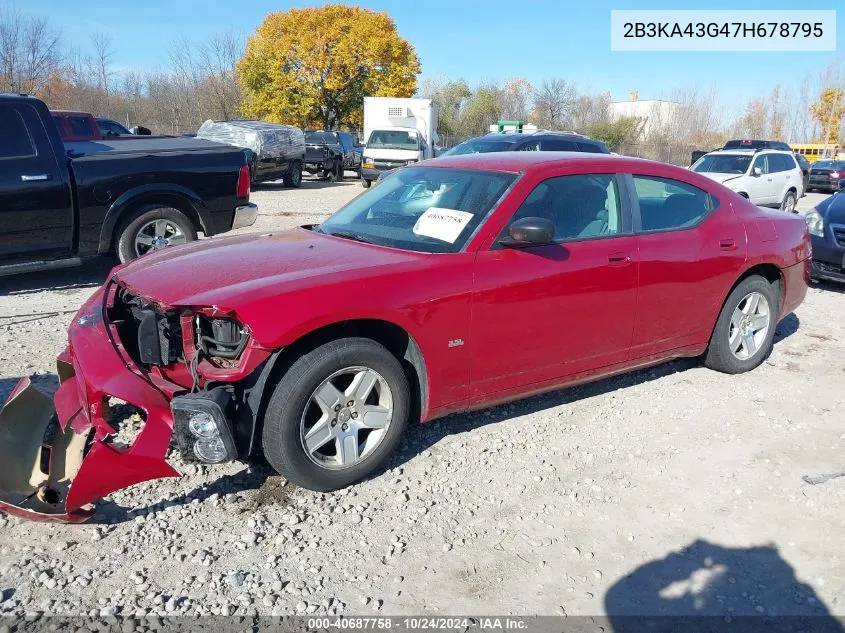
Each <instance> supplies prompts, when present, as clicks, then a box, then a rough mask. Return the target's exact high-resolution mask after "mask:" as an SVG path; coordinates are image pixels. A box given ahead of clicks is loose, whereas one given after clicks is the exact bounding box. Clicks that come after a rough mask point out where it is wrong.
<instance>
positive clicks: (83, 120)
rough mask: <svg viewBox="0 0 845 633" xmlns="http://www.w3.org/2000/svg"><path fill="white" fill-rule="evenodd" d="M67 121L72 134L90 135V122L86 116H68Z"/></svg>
mask: <svg viewBox="0 0 845 633" xmlns="http://www.w3.org/2000/svg"><path fill="white" fill-rule="evenodd" d="M67 122H68V124H69V125H70V131H71V134H73V136H91V124H90V122H89V121H88V118H87V117H84V116H69V117H68V118H67Z"/></svg>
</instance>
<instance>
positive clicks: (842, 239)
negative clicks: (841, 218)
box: [830, 224, 845, 246]
mask: <svg viewBox="0 0 845 633" xmlns="http://www.w3.org/2000/svg"><path fill="white" fill-rule="evenodd" d="M830 230H831V231H832V232H833V239H834V240H835V241H836V243H837V244H838V245H839V246H845V224H831V225H830Z"/></svg>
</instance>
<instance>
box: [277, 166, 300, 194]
mask: <svg viewBox="0 0 845 633" xmlns="http://www.w3.org/2000/svg"><path fill="white" fill-rule="evenodd" d="M282 182H283V183H284V184H285V187H292V188H293V189H299V187H300V186H301V185H302V163H300V162H299V161H294V162H293V163H292V164H291V166H290V169H288V173H286V174H285V175H284V176H282Z"/></svg>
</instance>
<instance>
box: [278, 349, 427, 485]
mask: <svg viewBox="0 0 845 633" xmlns="http://www.w3.org/2000/svg"><path fill="white" fill-rule="evenodd" d="M347 370H351V371H352V372H353V373H354V372H357V371H359V370H364V371H372V372H374V373H375V374H376V375H378V376H380V377H381V378H383V380H384V388H385V390H386V391H387V392H388V393H389V396H390V403H391V405H390V411H391V413H390V414H389V419H388V422H387V423H386V426H385V427H384V429H383V432H382V435H380V436H379V438H380V439H378V440H377V443H375V445H374V446H373V447H372V448H371V449H369V448H367V447H366V444H364V445H363V448H359V449H358V450H359V451H361V452H360V453H359V454H360V457H359V458H357V461H355V460H353V461H352V462H351V465H348V466H342V467H341V466H339V465H337V464H333V463H332V460H333V459H340V455H339V454H337V453H336V454H335V457H334V458H333V457H332V456H331V452H332V451H333V450H335V449H336V450H339V448H340V446H341V444H335V439H328V440H326V441H325V442H324V443H323V444H321V446H322V448H319V449H318V451H324V450H325V451H328V453H329V456H328V457H327V456H326V455H324V454H323V453H319V452H317V451H314V450H312V451H311V452H310V454H309V453H308V452H306V449H305V446H304V444H305V442H306V440H305V439H304V438H305V436H306V435H307V434H308V433H310V430H311V429H314V428H315V427H317V425H318V424H319V422H315V423H314V425H313V426H312V427H307V426H306V425H305V422H306V419H307V418H308V414H310V413H314V409H313V407H314V406H315V403H314V401H313V397H314V395H315V393H316V392H317V391H320V390H322V389H323V387H324V385H325V384H326V382H327V381H328V380H329V379H330V378H331V377H332V376H335V375H338V374H342V373H343V372H344V371H347ZM335 386H336V387H337V389H342V388H343V386H342V383H339V384H338V385H335ZM348 389H351V386H350V387H348ZM379 389H381V386H379ZM347 398H350V399H352V398H354V396H353V395H346V393H345V392H342V400H346V399H347ZM410 402H411V394H410V388H409V386H408V378H407V376H406V375H405V372H404V370H403V369H402V365H401V364H400V363H399V361H398V360H397V359H396V357H395V356H393V354H391V353H390V352H389V351H388V350H387V349H386V348H385V347H384V346H383V345H381V344H379V343H377V342H375V341H373V340H371V339H367V338H357V337H351V338H344V339H339V340H335V341H330V342H328V343H325V344H323V345H321V346H319V347H317V348H315V349H314V350H312V351H310V352H308V353H307V354H304V355H302V356H300V357H299V358H298V359H297V360H296V361H295V362H294V363H293V365H291V367H290V369H288V370H287V372H286V373H285V375H284V376H282V379H281V380H280V381H279V384H278V385H277V386H276V389H275V391H274V392H273V396H272V397H271V399H270V402H269V403H268V405H267V410H266V412H265V413H264V426H263V431H262V443H263V449H264V456H265V457H266V458H267V461H268V462H269V463H270V465H271V466H272V467H273V468H274V469H276V471H278V472H279V473H280V474H281V475H283V476H284V477H286V478H287V479H288V480H289V481H291V482H293V483H295V484H297V485H299V486H302V487H303V488H307V489H309V490H316V491H321V492H328V491H331V490H338V489H340V488H345V487H346V486H349V485H350V484H353V483H355V482H356V481H360V480H361V479H363V478H365V477H367V476H368V475H370V474H371V473H373V471H375V470H376V469H377V468H378V467H379V466H380V465H381V464H382V462H384V460H385V459H386V458H387V457H388V456H389V455H390V454H391V453H392V452H393V451H394V450H395V448H396V447H397V445H398V444H399V441H400V440H401V437H402V434H403V433H404V431H405V427H406V426H407V424H408V416H409V413H410ZM355 406H356V407H357V406H358V405H355ZM358 408H359V409H360V407H358ZM321 409H322V410H323V411H325V410H326V409H323V408H322V407H318V409H317V410H316V414H317V415H318V416H319V415H320V410H321ZM328 410H329V411H332V413H331V415H332V416H334V415H335V414H334V413H333V412H334V411H337V419H336V420H333V421H334V422H337V423H338V424H337V425H334V424H332V425H331V428H332V429H335V430H337V429H339V428H340V426H343V427H345V426H346V424H345V423H347V422H348V423H349V424H350V425H352V424H353V421H352V420H351V419H350V417H349V411H350V410H348V409H346V408H341V409H340V410H338V409H328ZM352 410H353V411H354V410H355V409H352ZM359 415H360V417H359ZM366 417H367V414H365V413H363V412H361V413H360V414H359V413H354V419H356V420H358V421H359V423H360V422H362V421H363V420H364V419H365V418H366ZM327 424H329V423H328V422H325V423H324V426H323V428H324V429H325V431H327V432H332V433H333V432H334V431H330V430H329V428H327V427H326V426H325V425H327ZM350 428H352V427H350ZM303 429H305V430H303ZM346 430H347V429H346V428H344V431H346ZM371 432H372V431H365V433H371ZM362 437H363V438H364V439H363V440H362V441H363V442H368V441H369V440H370V436H369V435H366V436H364V435H356V438H362ZM347 439H348V438H347ZM347 446H348V444H347ZM368 450H369V451H370V452H369V454H368V453H367V451H368ZM356 454H357V453H356ZM321 460H322V461H321ZM321 463H323V464H324V465H320V464H321Z"/></svg>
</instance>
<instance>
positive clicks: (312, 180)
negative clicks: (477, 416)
mask: <svg viewBox="0 0 845 633" xmlns="http://www.w3.org/2000/svg"><path fill="white" fill-rule="evenodd" d="M349 173H351V172H347V174H349ZM352 185H355V186H356V187H359V188H360V187H361V182H360V181H359V180H358V179H357V178H353V177H352V176H349V175H347V176H346V178H344V179H343V182H332V181H330V180H329V179H328V178H318V177H316V176H314V177H309V176H303V177H302V185H301V186H300V187H299V189H311V190H315V191H316V190H317V189H326V188H327V187H349V186H352ZM282 190H290V191H296V189H291V188H290V187H285V185H284V183H283V182H282V181H281V180H273V181H270V182H256V183H253V184H252V191H282Z"/></svg>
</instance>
